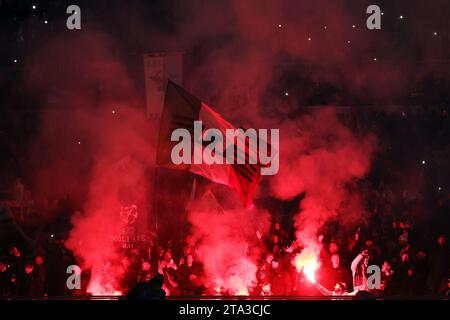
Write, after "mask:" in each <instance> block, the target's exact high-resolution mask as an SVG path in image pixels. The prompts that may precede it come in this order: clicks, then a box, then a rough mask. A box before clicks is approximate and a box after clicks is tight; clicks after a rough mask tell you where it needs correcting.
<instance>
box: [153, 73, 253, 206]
mask: <svg viewBox="0 0 450 320" xmlns="http://www.w3.org/2000/svg"><path fill="white" fill-rule="evenodd" d="M194 121H202V125H203V127H202V132H205V131H206V130H207V129H210V128H211V129H212V128H214V129H218V130H220V131H221V133H222V136H223V137H225V136H226V129H233V130H235V129H236V128H235V127H234V126H233V125H232V124H230V123H229V122H228V121H226V120H225V119H223V118H222V117H221V116H220V115H219V114H218V113H217V112H215V111H214V110H212V109H211V108H210V107H209V106H207V105H206V104H205V103H204V102H202V101H201V100H199V99H198V98H196V97H195V96H193V95H191V94H190V93H188V92H187V91H186V90H185V89H183V88H182V87H180V86H178V85H177V84H175V83H173V82H172V81H170V80H169V82H168V84H167V89H166V95H165V100H164V109H163V113H162V117H161V125H160V132H159V143H158V152H157V160H156V161H157V164H158V165H161V166H165V167H170V168H173V169H180V170H190V171H191V172H193V173H195V174H198V175H201V176H203V177H205V178H207V179H209V180H211V181H213V182H216V183H221V184H224V185H227V186H229V187H230V188H233V189H234V190H236V191H237V192H238V193H239V196H240V199H241V202H242V204H243V205H244V207H246V208H248V207H250V206H251V205H252V198H253V194H254V192H255V189H256V186H257V184H258V181H259V179H260V178H261V173H260V168H261V165H260V163H259V162H257V163H256V164H252V163H251V162H253V163H254V162H256V161H249V159H250V158H253V159H257V156H256V155H255V154H253V153H251V152H250V151H249V148H247V147H244V149H242V146H240V144H233V145H231V146H229V148H232V150H234V151H235V152H233V153H232V154H233V158H234V160H235V161H234V162H233V164H226V156H227V155H228V154H227V153H226V152H225V154H221V155H218V156H220V157H222V159H223V161H222V162H223V164H216V163H214V164H205V163H202V164H194V161H191V162H190V163H191V164H174V163H173V162H172V159H171V152H172V148H173V147H174V146H175V145H177V144H178V142H177V141H171V135H172V132H173V131H174V130H176V129H179V128H183V129H186V130H188V131H189V132H190V134H191V137H194ZM238 139H239V138H238ZM192 144H193V140H192ZM243 145H244V146H246V144H245V143H243ZM236 146H238V148H235V147H236ZM239 146H240V147H239ZM194 148H195V146H194V147H193V148H191V150H192V154H191V159H193V157H194V155H193V153H194V150H195V149H194ZM237 155H239V156H245V159H246V161H245V163H244V164H238V161H237Z"/></svg>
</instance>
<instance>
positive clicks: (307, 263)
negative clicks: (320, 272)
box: [294, 248, 320, 283]
mask: <svg viewBox="0 0 450 320" xmlns="http://www.w3.org/2000/svg"><path fill="white" fill-rule="evenodd" d="M294 263H295V267H296V268H297V271H298V272H302V271H303V273H304V275H305V276H306V277H307V278H308V280H309V281H311V282H312V283H315V282H316V271H317V269H318V268H319V266H320V264H319V260H318V259H317V255H316V253H315V252H314V251H313V250H311V249H308V248H306V249H304V250H303V251H302V252H301V253H300V254H298V255H296V256H295V259H294Z"/></svg>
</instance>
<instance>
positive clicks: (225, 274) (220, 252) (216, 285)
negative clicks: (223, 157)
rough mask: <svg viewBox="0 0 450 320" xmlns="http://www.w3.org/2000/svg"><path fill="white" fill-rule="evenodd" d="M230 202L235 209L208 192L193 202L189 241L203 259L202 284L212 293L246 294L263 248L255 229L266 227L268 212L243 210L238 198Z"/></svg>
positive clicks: (254, 277)
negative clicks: (224, 205) (220, 202)
mask: <svg viewBox="0 0 450 320" xmlns="http://www.w3.org/2000/svg"><path fill="white" fill-rule="evenodd" d="M216 192H218V191H216ZM219 192H224V191H223V190H222V191H219ZM232 198H233V197H232ZM230 202H231V203H234V208H235V209H224V208H223V207H222V206H221V205H220V204H219V203H218V201H217V200H216V198H215V196H214V194H213V193H212V192H210V191H209V192H207V193H205V195H204V196H203V197H202V198H200V199H199V200H198V201H196V202H195V203H194V204H193V205H192V207H191V208H190V209H189V217H188V219H189V222H190V223H191V224H192V228H191V236H190V237H189V239H188V244H189V245H190V246H192V247H193V248H195V251H196V254H197V256H198V257H199V258H200V260H201V261H202V262H203V266H204V272H205V279H204V283H205V285H206V286H207V287H208V289H209V291H210V292H211V293H212V294H231V295H248V294H249V292H250V291H251V289H252V288H253V287H254V286H255V285H256V271H257V267H258V260H259V258H260V255H261V253H262V250H263V249H264V248H263V245H262V243H261V242H260V241H259V239H258V237H257V235H256V232H257V231H260V232H266V231H267V230H268V226H269V215H268V213H267V212H258V211H257V210H245V209H243V208H242V206H241V204H240V202H239V200H238V199H233V200H231V201H230V200H228V201H227V205H230Z"/></svg>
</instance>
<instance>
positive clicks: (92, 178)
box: [28, 33, 155, 295]
mask: <svg viewBox="0 0 450 320" xmlns="http://www.w3.org/2000/svg"><path fill="white" fill-rule="evenodd" d="M111 45H112V44H111V43H110V41H109V40H108V39H107V38H106V37H105V36H103V35H101V34H95V33H88V34H82V35H80V36H74V37H61V38H57V39H56V40H54V41H50V42H49V43H48V44H47V46H46V47H45V48H43V50H42V52H41V53H40V54H38V55H37V56H36V57H34V61H32V62H31V63H30V66H29V74H28V81H29V85H31V86H32V87H33V88H34V89H36V90H49V88H50V90H49V91H48V92H47V94H48V96H49V97H51V98H52V99H53V101H52V102H51V103H49V105H48V106H46V107H45V109H44V111H43V119H42V129H41V131H40V135H39V136H38V138H37V139H36V142H35V146H34V148H33V150H32V152H31V159H32V160H34V161H33V162H32V163H31V164H30V167H31V168H34V170H35V173H36V174H35V184H36V186H37V187H38V188H36V189H37V190H39V191H41V192H42V193H43V194H44V195H45V196H48V197H52V196H61V195H65V194H71V195H80V194H81V196H80V197H79V198H78V200H80V199H81V200H82V201H83V202H82V207H81V208H80V210H81V212H79V213H78V214H76V215H74V216H73V217H72V230H71V231H70V234H69V238H68V240H67V241H66V246H67V247H68V248H69V249H71V250H72V251H73V253H74V254H75V256H76V257H77V259H78V261H79V262H80V263H81V264H80V267H81V268H82V271H83V273H85V274H86V273H87V272H88V271H90V274H91V278H90V282H89V284H88V288H87V291H88V292H89V293H92V294H96V295H105V294H120V293H123V292H124V290H125V289H126V288H124V287H123V284H122V283H121V281H122V280H123V277H124V276H125V274H126V272H127V270H128V267H129V265H130V261H129V259H128V257H127V256H126V255H125V254H124V253H123V251H120V250H119V248H120V245H118V244H117V243H114V242H113V236H114V235H120V234H121V233H122V232H123V230H124V228H126V227H130V226H128V225H126V223H125V222H124V221H123V219H121V217H120V215H119V212H120V209H121V207H122V206H129V205H136V206H137V209H138V214H139V216H138V219H139V226H142V227H143V229H144V230H145V227H146V226H147V224H146V216H147V214H148V213H147V208H148V206H147V204H148V201H149V199H148V198H149V188H148V185H147V184H148V181H147V180H146V175H145V173H146V170H147V169H148V166H149V165H150V161H151V159H152V158H151V147H150V146H149V139H150V138H151V136H152V135H154V134H155V128H150V127H149V124H148V122H147V121H146V119H145V112H144V110H143V109H142V108H141V109H136V108H135V107H136V106H137V105H142V104H141V102H140V100H139V95H138V94H137V92H136V90H135V88H134V84H133V83H132V81H131V80H130V78H129V76H128V74H127V72H126V70H125V69H124V67H123V65H122V64H121V63H120V62H119V61H118V60H117V59H116V58H115V57H113V56H112V54H111V51H110V48H111ZM65 93H66V94H65ZM131 227H136V226H135V225H133V226H131Z"/></svg>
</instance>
